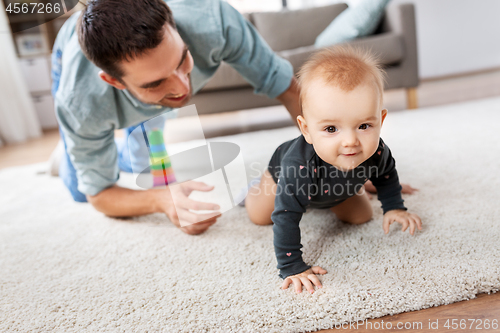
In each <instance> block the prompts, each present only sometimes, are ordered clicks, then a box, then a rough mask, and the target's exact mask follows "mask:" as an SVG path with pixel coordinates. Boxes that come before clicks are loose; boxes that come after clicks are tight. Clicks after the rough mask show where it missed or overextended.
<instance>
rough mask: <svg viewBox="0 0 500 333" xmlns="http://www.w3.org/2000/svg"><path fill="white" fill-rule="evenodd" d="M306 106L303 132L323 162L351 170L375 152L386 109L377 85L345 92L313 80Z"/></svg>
mask: <svg viewBox="0 0 500 333" xmlns="http://www.w3.org/2000/svg"><path fill="white" fill-rule="evenodd" d="M303 107H304V117H302V118H301V119H303V123H304V125H305V127H304V125H302V126H301V130H302V133H304V137H305V138H306V140H307V142H309V143H311V144H312V145H313V147H314V150H315V151H316V153H317V154H318V156H319V157H320V158H321V159H322V160H323V161H325V162H327V163H329V164H331V165H333V166H335V167H337V168H340V169H343V170H350V169H353V168H355V167H357V166H358V165H360V164H361V163H363V162H364V161H366V160H367V159H368V158H369V157H371V156H372V155H373V154H374V153H375V152H376V150H377V147H378V144H379V138H380V130H381V127H382V123H383V121H384V118H385V115H386V114H387V110H385V109H384V110H381V108H380V99H379V97H378V93H377V89H376V86H375V84H371V83H363V84H361V85H359V86H358V87H356V88H354V90H352V91H349V92H345V91H343V90H341V89H340V88H338V87H335V86H332V85H328V84H325V83H324V82H323V80H322V79H321V80H314V81H313V82H311V85H310V86H309V88H308V89H307V93H306V95H305V98H304V102H303ZM300 117H301V116H299V118H300Z"/></svg>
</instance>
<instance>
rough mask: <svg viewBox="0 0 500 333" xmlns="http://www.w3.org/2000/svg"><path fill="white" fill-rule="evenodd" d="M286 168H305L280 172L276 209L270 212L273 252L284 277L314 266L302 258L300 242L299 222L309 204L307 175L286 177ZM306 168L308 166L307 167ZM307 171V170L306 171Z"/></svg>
mask: <svg viewBox="0 0 500 333" xmlns="http://www.w3.org/2000/svg"><path fill="white" fill-rule="evenodd" d="M285 170H294V171H292V172H299V171H303V170H302V169H299V168H298V167H297V168H288V167H287V168H286V169H283V171H282V172H281V174H280V177H279V180H278V184H277V189H276V198H275V203H274V211H273V213H272V215H271V220H272V221H273V223H274V224H273V232H274V251H275V253H276V259H277V261H278V266H277V268H278V269H279V270H280V274H279V276H280V277H281V278H283V279H285V278H286V277H288V276H290V275H295V274H299V273H302V272H304V271H306V270H307V269H309V268H311V266H309V265H307V264H306V263H305V262H304V260H302V251H301V248H302V244H301V243H300V228H299V222H300V220H301V218H302V215H303V213H305V211H306V209H305V207H306V206H307V205H308V204H309V201H310V199H309V196H308V189H309V186H308V183H309V181H308V179H309V178H308V177H301V174H302V175H305V174H306V173H305V172H302V173H301V174H299V176H298V177H287V176H289V175H285ZM304 171H305V169H304ZM307 171H308V170H307Z"/></svg>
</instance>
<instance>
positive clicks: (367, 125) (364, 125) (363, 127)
mask: <svg viewBox="0 0 500 333" xmlns="http://www.w3.org/2000/svg"><path fill="white" fill-rule="evenodd" d="M370 126H371V125H370V124H362V125H361V126H359V129H360V130H365V129H368V128H369V127H370Z"/></svg>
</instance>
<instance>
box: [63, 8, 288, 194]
mask: <svg viewBox="0 0 500 333" xmlns="http://www.w3.org/2000/svg"><path fill="white" fill-rule="evenodd" d="M167 4H168V5H169V7H170V9H171V10H172V12H173V15H174V19H175V23H176V25H177V30H178V32H179V34H180V36H181V37H182V39H183V40H184V42H185V43H186V44H187V45H188V47H189V50H190V52H191V55H192V57H193V60H194V67H193V71H192V72H191V82H192V88H193V93H196V92H198V91H199V90H200V89H201V88H202V87H203V86H204V85H205V84H206V83H207V81H208V80H209V79H210V77H211V76H212V75H213V74H214V73H215V71H216V70H217V68H218V66H219V65H220V63H221V62H222V61H225V62H227V63H229V64H230V65H231V66H232V67H233V68H235V69H236V70H237V71H238V72H239V73H240V74H241V75H242V76H243V77H244V78H245V79H246V80H247V81H248V82H249V83H250V84H251V85H252V86H253V87H254V88H255V93H257V94H265V95H267V96H269V97H270V98H275V97H276V96H278V95H280V94H281V93H283V92H284V91H285V90H286V89H288V87H289V85H290V82H291V79H292V76H293V69H292V66H291V64H290V63H289V62H288V61H286V60H284V59H282V58H280V57H278V56H277V55H276V54H275V53H274V52H273V51H272V50H271V48H270V47H269V46H268V45H267V44H266V42H265V41H264V40H263V39H262V37H261V36H260V35H259V34H258V32H257V31H256V30H255V28H254V27H253V26H252V25H251V24H249V23H248V22H247V21H246V20H245V19H244V18H243V16H242V15H241V14H240V13H238V11H236V10H235V9H234V8H233V7H231V6H230V5H229V4H227V3H226V2H224V1H218V0H210V1H208V0H205V1H194V0H188V1H185V0H184V1H167ZM79 15H80V13H75V14H74V15H73V16H72V17H71V18H70V19H68V21H67V22H66V23H65V24H64V26H63V27H62V28H61V30H60V32H59V34H58V36H57V40H56V43H55V45H54V53H56V52H59V54H61V53H62V59H61V67H62V69H61V73H60V81H59V87H58V90H57V93H56V95H55V108H56V115H57V118H58V120H59V124H60V127H61V130H62V131H63V134H64V137H65V142H66V146H67V151H68V154H69V156H70V158H71V161H72V163H73V165H74V167H75V169H76V171H77V172H76V173H77V179H78V190H79V191H80V192H82V193H84V194H88V195H96V194H97V193H99V192H100V191H102V190H104V189H105V188H107V187H110V186H112V185H113V184H115V183H116V181H117V180H118V176H119V169H118V162H117V161H118V154H117V148H116V145H115V141H114V130H116V129H120V128H125V127H129V126H132V125H137V124H138V123H140V122H143V121H146V120H148V119H151V118H153V117H155V116H157V115H159V114H162V113H165V112H167V115H170V116H172V117H173V116H175V114H176V112H175V110H173V109H171V108H165V107H162V106H157V105H148V104H144V103H142V102H140V101H139V100H137V99H136V98H135V97H134V96H132V95H131V94H130V93H129V92H128V91H127V90H119V89H116V88H114V87H112V86H110V85H108V84H107V83H105V82H104V81H102V80H101V79H100V78H99V76H98V72H99V68H97V67H96V66H95V65H94V64H93V63H91V62H90V61H89V60H88V59H87V58H86V57H85V56H84V55H83V53H82V51H81V49H80V45H79V43H78V37H77V33H76V31H75V25H76V21H77V18H78V16H79Z"/></svg>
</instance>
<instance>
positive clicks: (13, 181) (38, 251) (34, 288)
mask: <svg viewBox="0 0 500 333" xmlns="http://www.w3.org/2000/svg"><path fill="white" fill-rule="evenodd" d="M499 124H500V98H494V99H487V100H480V101H475V102H468V103H462V104H456V105H448V106H445V107H435V108H427V109H419V110H413V111H404V112H399V113H390V114H389V116H388V117H387V119H386V123H385V124H384V128H383V138H384V140H385V142H386V143H387V144H388V145H389V146H390V147H391V149H392V151H393V155H394V156H395V158H396V160H397V165H398V170H399V174H400V178H401V179H402V181H403V182H407V183H410V184H411V185H413V186H414V187H417V188H419V189H420V192H418V193H417V194H415V195H412V196H405V197H404V198H405V200H406V204H407V206H408V207H409V209H410V210H411V211H412V212H415V213H417V214H419V215H420V216H421V218H422V220H423V223H424V228H423V230H422V231H421V232H418V233H417V234H416V236H411V235H409V233H408V232H405V233H402V232H401V231H400V227H399V225H393V226H392V228H391V232H390V233H389V234H388V235H384V233H383V230H382V227H381V222H382V214H381V210H380V208H379V206H380V205H379V202H378V201H376V200H375V199H374V200H373V201H372V202H373V206H374V208H375V216H374V219H373V220H372V221H371V222H369V223H367V224H365V225H361V226H353V225H347V224H344V223H342V222H340V221H338V220H337V219H336V218H335V217H334V216H333V215H332V214H331V213H329V211H328V210H321V211H320V210H310V211H308V212H307V213H306V214H305V216H304V218H303V221H302V222H301V229H302V235H303V244H304V248H303V250H304V253H305V255H304V257H305V260H306V262H308V263H311V264H316V265H321V266H322V267H324V268H326V269H327V270H328V272H329V273H328V274H327V275H325V276H323V277H322V281H323V285H324V288H323V289H320V290H318V291H316V292H315V293H314V294H313V295H310V294H308V293H307V292H303V293H302V294H299V295H296V294H295V293H294V291H293V290H292V289H289V290H287V291H282V290H280V285H281V279H280V278H279V277H278V276H277V274H278V272H277V270H276V268H275V267H276V260H275V257H274V252H273V245H272V237H273V235H272V227H271V226H267V227H260V226H255V225H253V224H252V223H251V222H250V221H249V220H248V218H247V216H246V213H245V210H244V209H243V208H240V207H237V208H234V209H232V210H230V211H229V212H227V213H225V214H224V216H223V217H222V218H220V220H219V222H218V223H216V224H215V225H214V226H213V227H212V228H210V229H209V231H208V232H206V233H204V234H202V235H200V236H189V235H186V234H184V233H183V232H181V231H180V230H178V229H176V228H175V227H173V226H172V224H171V223H170V222H169V221H168V220H167V219H166V218H165V217H164V216H162V215H159V214H155V215H150V216H144V217H140V218H132V219H113V218H107V217H104V216H103V215H102V214H100V213H98V212H96V211H94V210H93V209H92V207H90V206H89V205H88V204H78V203H74V202H72V201H71V199H70V196H69V194H68V193H67V192H66V189H65V188H64V187H63V184H62V183H61V181H60V180H59V179H58V178H51V177H49V176H47V175H37V171H39V170H40V169H42V168H43V167H44V166H43V165H40V164H39V165H31V166H26V167H18V168H11V169H4V170H2V171H0V269H1V273H0V331H2V332H6V331H9V332H11V331H22V332H46V331H54V332H56V331H58V332H83V331H88V332H96V331H107V332H134V331H141V332H145V331H148V332H160V331H161V332H309V331H315V330H319V329H326V328H332V327H334V325H335V323H342V322H348V321H358V320H364V319H366V318H375V317H380V316H384V315H387V314H396V313H400V312H404V311H412V310H419V309H423V308H428V307H432V306H438V305H441V304H449V303H452V302H457V301H460V300H466V299H471V298H474V297H475V295H476V294H478V293H483V292H488V293H490V292H497V291H498V290H499V289H500V241H499V240H500V205H499V202H500V175H499V174H498V173H499V170H500V144H499V142H500V127H499ZM296 135H297V130H296V129H295V128H284V129H278V130H269V131H262V132H254V133H248V134H243V135H235V136H229V137H224V138H218V139H214V141H231V142H234V143H237V144H239V145H240V146H241V148H242V154H243V157H244V159H245V161H246V163H247V164H248V167H249V168H248V170H247V171H248V173H249V175H253V174H255V173H256V171H255V170H262V169H263V168H265V166H266V164H267V162H268V159H269V158H270V156H271V154H272V152H273V151H274V149H275V147H276V146H277V145H278V144H279V143H281V142H283V141H284V140H287V139H290V138H293V137H295V136H296ZM252 162H253V164H252V165H251V163H252ZM125 178H126V177H125Z"/></svg>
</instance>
